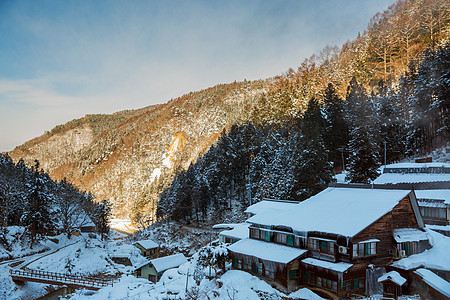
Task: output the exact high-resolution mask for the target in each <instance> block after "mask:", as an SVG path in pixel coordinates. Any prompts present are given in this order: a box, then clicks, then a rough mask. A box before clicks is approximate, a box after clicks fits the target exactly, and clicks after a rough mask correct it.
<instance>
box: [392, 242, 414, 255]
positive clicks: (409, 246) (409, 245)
mask: <svg viewBox="0 0 450 300" xmlns="http://www.w3.org/2000/svg"><path fill="white" fill-rule="evenodd" d="M418 246H419V243H418V242H406V243H401V244H397V248H398V249H399V250H400V251H401V250H405V254H406V256H410V255H412V254H416V253H418Z"/></svg>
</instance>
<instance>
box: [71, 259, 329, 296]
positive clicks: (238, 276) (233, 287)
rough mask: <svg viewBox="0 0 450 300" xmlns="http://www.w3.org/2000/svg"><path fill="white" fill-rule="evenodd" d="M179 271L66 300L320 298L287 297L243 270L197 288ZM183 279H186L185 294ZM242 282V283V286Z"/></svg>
mask: <svg viewBox="0 0 450 300" xmlns="http://www.w3.org/2000/svg"><path fill="white" fill-rule="evenodd" d="M187 265H189V263H187ZM191 267H192V265H191ZM181 270H183V266H182V267H180V268H178V269H170V270H167V271H166V272H165V273H164V275H163V276H162V278H161V280H160V281H159V282H158V283H156V284H153V283H150V282H149V281H148V280H145V279H139V278H135V277H133V276H127V275H124V276H122V277H121V279H120V281H119V282H118V283H116V284H115V285H114V287H107V288H103V289H101V290H99V291H98V292H95V293H93V295H86V293H85V292H84V291H77V292H76V293H75V294H73V295H72V296H71V298H70V300H87V299H92V300H95V299H112V300H114V299H124V298H127V299H130V300H138V299H142V300H146V299H152V300H158V299H170V296H174V295H177V296H178V297H180V298H181V299H185V298H187V297H191V298H190V299H198V300H203V299H205V300H206V299H217V300H221V299H223V300H229V299H235V300H260V299H262V298H263V297H265V298H264V299H282V297H283V298H291V299H296V298H297V299H298V298H302V297H306V299H312V300H316V299H317V300H320V299H323V298H320V297H319V296H317V295H316V294H314V293H313V292H312V291H310V290H307V289H301V290H299V291H297V292H294V293H292V294H291V295H289V296H287V295H285V294H283V293H281V292H279V291H278V290H276V289H274V288H273V287H271V286H270V285H269V284H268V283H266V282H265V281H263V280H261V279H259V278H258V277H255V276H252V275H251V274H249V273H247V272H244V271H238V270H231V271H228V272H226V273H225V274H224V275H222V277H220V278H219V279H213V280H207V279H203V280H202V281H201V283H200V285H197V284H196V282H195V280H194V279H193V276H192V275H191V271H190V273H189V276H186V272H182V271H181ZM190 270H192V268H190ZM186 278H188V282H187V292H186ZM244 282H245V284H242V283H244ZM90 293H91V292H90ZM91 294H92V293H91ZM177 299H179V298H177Z"/></svg>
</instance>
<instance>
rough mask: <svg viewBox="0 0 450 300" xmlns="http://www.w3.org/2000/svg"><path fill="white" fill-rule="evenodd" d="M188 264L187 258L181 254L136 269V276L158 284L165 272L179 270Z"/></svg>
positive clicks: (150, 262) (161, 258)
mask: <svg viewBox="0 0 450 300" xmlns="http://www.w3.org/2000/svg"><path fill="white" fill-rule="evenodd" d="M186 262H187V260H186V257H185V256H184V255H183V254H181V253H179V254H174V255H169V256H164V257H160V258H155V259H151V260H150V261H147V262H145V263H144V264H141V265H140V266H138V267H136V269H135V271H136V276H137V277H139V278H145V279H148V280H150V281H151V282H158V280H159V279H160V278H161V276H162V274H163V273H164V272H165V271H167V270H169V269H173V268H178V267H179V266H181V265H182V264H184V263H186Z"/></svg>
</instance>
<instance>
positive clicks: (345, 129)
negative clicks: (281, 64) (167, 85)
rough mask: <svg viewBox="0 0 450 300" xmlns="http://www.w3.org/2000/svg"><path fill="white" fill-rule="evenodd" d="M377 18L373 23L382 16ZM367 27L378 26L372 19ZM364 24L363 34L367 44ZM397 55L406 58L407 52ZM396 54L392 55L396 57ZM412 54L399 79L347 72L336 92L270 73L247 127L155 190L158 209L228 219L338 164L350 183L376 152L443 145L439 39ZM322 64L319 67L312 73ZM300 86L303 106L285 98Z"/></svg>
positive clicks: (310, 191) (375, 161)
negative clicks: (273, 81)
mask: <svg viewBox="0 0 450 300" xmlns="http://www.w3.org/2000/svg"><path fill="white" fill-rule="evenodd" d="M405 3H406V2H405ZM405 3H404V2H399V3H398V4H397V6H394V7H393V12H392V13H393V15H394V16H395V14H394V12H396V11H395V9H397V7H398V5H400V4H403V5H406V4H405ZM408 3H409V2H408ZM397 13H398V12H397ZM384 15H387V13H386V12H385V13H384ZM390 16H391V17H392V15H390ZM376 17H377V20H379V21H378V22H379V23H378V25H379V26H380V24H382V23H383V22H387V21H386V20H385V19H384V18H381V17H380V16H376ZM370 26H373V27H377V26H376V24H375V21H372V22H371V25H370ZM370 26H369V31H368V32H367V33H366V35H365V37H364V38H366V39H368V41H371V40H370V39H369V38H370V36H371V29H372V27H370ZM417 34H419V33H417ZM429 37H430V41H431V40H433V39H437V37H436V36H434V35H430V36H429ZM360 39H362V38H360ZM358 40H359V39H358ZM358 40H357V41H356V42H355V43H358ZM408 43H411V40H409V41H408ZM353 45H354V44H353ZM405 51H406V54H404V55H406V57H409V56H410V55H411V53H410V52H409V51H407V49H406V50H405ZM400 54H401V52H397V55H396V57H397V59H398V60H400V61H401V60H402V59H403V58H404V57H403V56H401V55H400ZM391 56H392V55H391ZM419 57H420V60H419V59H414V60H410V61H409V66H408V70H407V71H406V72H405V73H404V74H403V75H402V76H400V78H399V79H398V80H395V78H393V77H392V75H393V74H392V73H387V70H388V68H386V67H385V68H383V72H382V73H380V74H381V75H382V77H381V78H377V73H375V72H374V73H372V75H371V76H356V75H354V76H353V77H352V78H351V80H350V81H349V83H348V86H347V87H346V94H345V96H344V97H341V96H340V93H339V92H337V91H336V89H335V87H334V84H333V81H332V82H329V83H328V86H327V87H326V88H324V89H323V90H319V91H316V92H314V90H313V89H306V88H305V87H304V86H303V87H301V85H300V86H297V87H296V88H293V85H292V83H293V82H297V83H298V82H300V81H298V80H299V77H300V78H301V76H303V74H305V71H304V70H300V69H299V72H297V73H289V74H287V75H285V76H284V77H282V78H279V79H278V81H277V83H279V82H283V84H279V85H278V87H277V88H276V89H275V90H271V91H269V92H268V93H266V94H265V95H263V97H262V98H261V99H262V100H261V101H260V102H259V103H258V104H259V105H265V107H264V108H261V106H256V108H255V110H254V111H253V119H252V120H253V121H254V123H252V122H249V123H246V124H243V125H240V126H238V125H235V126H233V127H232V128H231V130H230V131H228V132H227V133H223V134H222V136H221V137H220V138H219V140H218V142H217V143H216V144H215V145H214V146H212V147H211V148H210V150H209V151H208V153H206V154H205V155H204V156H203V157H201V158H200V159H199V160H198V161H197V163H196V164H193V165H191V166H190V167H189V169H188V170H187V171H182V172H180V173H179V174H178V175H177V177H176V178H175V179H174V181H173V183H172V185H171V186H170V188H168V189H166V190H165V191H164V192H163V193H162V194H161V197H160V201H159V203H158V215H159V216H160V218H163V219H164V218H168V219H172V220H178V221H183V222H186V223H190V222H197V223H198V222H205V221H206V222H208V221H215V222H217V221H236V219H239V217H241V216H242V211H243V210H244V209H245V207H246V206H248V205H249V204H250V203H252V202H254V201H259V200H261V199H262V198H264V197H267V198H276V199H288V200H304V199H306V198H308V197H310V196H312V195H314V194H316V193H317V192H319V191H321V190H322V189H324V188H325V187H326V186H327V184H328V183H329V182H330V181H331V179H332V173H333V171H334V172H337V171H340V170H342V169H343V167H345V170H346V171H347V179H348V180H349V181H351V182H358V183H369V182H370V181H371V180H373V179H375V178H376V177H377V176H378V168H379V167H380V166H381V165H382V163H383V162H384V155H386V161H387V163H392V162H396V161H399V160H401V159H403V158H405V157H407V156H413V155H417V154H423V153H429V152H430V151H431V150H433V149H434V148H436V147H439V146H442V145H446V144H447V143H448V138H449V133H450V121H449V109H450V43H449V40H448V38H443V39H441V40H440V41H439V42H438V41H436V40H435V42H430V43H429V44H428V46H427V48H426V50H425V51H424V52H423V53H422V54H421V55H420V56H419ZM356 58H358V57H356ZM334 59H335V60H339V59H341V57H336V58H334ZM367 61H370V60H369V59H367ZM406 61H407V60H406ZM383 63H386V61H384V62H383ZM313 67H314V66H313ZM321 68H323V64H322V65H321V66H320V67H319V68H317V70H320V69H321ZM372 70H376V69H375V68H373V69H372ZM365 72H369V70H366V71H365ZM378 76H379V75H378ZM369 77H370V78H371V79H370V80H367V78H369ZM306 78H308V79H311V80H312V79H314V76H309V77H308V76H307V77H306ZM321 80H322V79H321ZM364 83H365V84H364ZM375 83H376V85H374V86H372V84H375ZM319 86H320V85H316V86H315V87H316V88H317V87H319ZM296 89H297V90H296ZM302 89H303V90H302ZM305 90H306V91H309V92H310V94H308V95H306V94H305V95H303V97H308V96H309V97H310V100H309V101H308V102H307V103H308V104H307V106H306V110H305V111H303V110H302V109H301V108H300V109H299V108H295V105H294V104H295V102H296V101H300V102H302V101H303V100H304V99H303V100H302V98H300V97H298V98H297V99H296V98H295V97H297V96H298V95H299V94H298V93H297V94H296V91H297V92H299V91H305ZM268 106H270V108H269V107H268ZM283 112H284V114H283V115H280V114H279V113H283ZM268 114H271V115H268ZM385 146H386V153H385V152H384V147H385ZM344 162H345V166H343V163H344Z"/></svg>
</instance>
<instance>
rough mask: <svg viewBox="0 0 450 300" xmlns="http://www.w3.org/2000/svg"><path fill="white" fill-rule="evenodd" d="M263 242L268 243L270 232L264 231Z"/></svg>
mask: <svg viewBox="0 0 450 300" xmlns="http://www.w3.org/2000/svg"><path fill="white" fill-rule="evenodd" d="M264 240H265V241H266V242H270V231H264Z"/></svg>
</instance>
